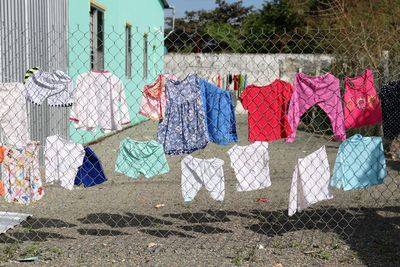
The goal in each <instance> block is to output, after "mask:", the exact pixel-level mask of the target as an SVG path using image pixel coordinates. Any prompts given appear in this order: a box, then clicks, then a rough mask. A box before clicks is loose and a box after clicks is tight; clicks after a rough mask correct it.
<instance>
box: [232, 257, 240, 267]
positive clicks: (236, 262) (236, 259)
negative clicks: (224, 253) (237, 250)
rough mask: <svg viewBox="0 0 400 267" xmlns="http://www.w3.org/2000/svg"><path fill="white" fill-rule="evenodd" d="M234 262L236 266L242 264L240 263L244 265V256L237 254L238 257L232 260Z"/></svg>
mask: <svg viewBox="0 0 400 267" xmlns="http://www.w3.org/2000/svg"><path fill="white" fill-rule="evenodd" d="M232 263H233V264H234V265H235V266H240V265H242V258H241V257H240V256H236V257H235V258H234V259H233V260H232Z"/></svg>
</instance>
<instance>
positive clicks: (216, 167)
mask: <svg viewBox="0 0 400 267" xmlns="http://www.w3.org/2000/svg"><path fill="white" fill-rule="evenodd" d="M223 165H224V161H223V160H221V159H217V158H212V159H198V158H194V157H192V156H191V155H188V156H186V157H185V158H184V159H183V160H182V162H181V168H182V177H181V178H182V179H181V181H182V195H183V199H184V201H185V202H191V201H192V200H193V199H194V198H195V196H196V195H197V193H198V192H199V191H200V189H201V188H202V187H203V186H204V187H205V188H206V190H207V191H208V192H209V193H210V195H211V197H212V198H213V199H214V200H216V201H223V200H224V197H225V180H224V179H225V178H224V169H223Z"/></svg>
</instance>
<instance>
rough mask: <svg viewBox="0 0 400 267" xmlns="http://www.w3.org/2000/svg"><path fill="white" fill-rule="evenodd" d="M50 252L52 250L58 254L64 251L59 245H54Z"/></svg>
mask: <svg viewBox="0 0 400 267" xmlns="http://www.w3.org/2000/svg"><path fill="white" fill-rule="evenodd" d="M50 252H52V253H54V254H58V255H60V254H62V253H63V251H62V249H61V248H59V247H52V248H50Z"/></svg>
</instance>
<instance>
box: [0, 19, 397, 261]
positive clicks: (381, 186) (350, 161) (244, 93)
mask: <svg viewBox="0 0 400 267" xmlns="http://www.w3.org/2000/svg"><path fill="white" fill-rule="evenodd" d="M35 31H36V30H35V29H32V30H29V34H28V31H27V32H15V31H13V30H11V31H9V30H8V29H4V28H3V29H2V30H1V31H0V32H1V38H0V40H1V45H0V54H1V56H0V59H1V69H0V70H1V72H0V78H1V84H0V94H1V97H0V98H1V103H2V105H1V108H0V110H1V113H0V116H1V129H2V135H1V137H2V146H1V154H0V159H1V160H2V165H1V174H2V176H1V177H2V186H3V190H2V195H3V196H4V199H3V200H2V201H1V202H0V208H1V210H2V211H4V214H3V217H0V219H1V225H2V231H3V234H2V235H1V238H0V240H1V242H3V243H13V242H22V241H39V242H41V241H49V240H50V241H51V240H58V241H60V240H61V241H62V242H68V240H70V239H71V240H72V239H78V240H80V242H81V244H82V247H83V246H85V244H87V243H86V242H95V240H96V239H87V240H89V241H85V240H83V239H81V238H82V237H91V238H100V237H101V238H104V237H114V236H118V237H119V239H118V240H121V241H122V243H124V242H129V243H130V246H132V247H134V246H135V244H141V245H142V244H144V243H148V242H150V241H152V240H154V239H156V240H162V241H160V242H163V243H164V244H165V243H169V244H179V245H180V246H181V247H185V244H192V245H193V244H195V245H194V246H196V247H201V248H203V249H221V250H223V249H226V248H225V247H226V244H228V246H230V247H235V248H237V249H238V250H239V249H240V247H246V246H247V244H250V245H249V246H251V245H253V244H257V243H258V242H266V243H268V244H269V245H271V246H288V245H291V246H293V244H303V243H304V244H315V243H319V242H320V241H321V240H324V241H326V240H328V241H326V242H328V243H324V244H330V245H332V246H334V245H335V244H336V243H335V242H337V241H336V240H337V239H336V238H339V239H340V240H342V241H346V242H351V240H352V238H353V237H354V235H357V234H358V235H361V233H362V234H363V238H366V239H367V238H369V237H370V236H371V235H372V236H373V235H375V236H380V235H391V234H390V233H391V232H392V233H398V229H397V230H396V229H395V225H394V224H393V228H390V227H389V228H385V230H384V231H377V232H371V231H372V229H374V227H376V225H375V221H374V220H375V219H376V218H380V219H381V220H383V221H390V220H391V215H390V214H391V212H398V208H399V206H398V203H399V192H400V183H399V158H400V157H399V131H400V127H399V126H400V125H399V115H398V114H399V110H400V105H399V104H400V103H399V95H398V92H399V87H400V82H399V80H398V79H399V74H400V69H399V68H398V53H399V51H398V50H399V46H398V43H396V41H395V40H390V37H389V36H393V35H386V32H385V30H383V29H380V30H377V32H376V33H375V32H373V33H369V34H366V33H365V32H364V33H360V32H359V31H357V30H356V29H351V28H349V29H331V30H329V31H328V30H327V31H322V30H318V31H311V30H309V31H307V32H294V33H277V32H271V33H265V32H258V31H257V30H254V31H253V32H252V34H251V35H243V34H241V32H240V31H233V32H232V31H229V30H226V29H220V30H219V31H217V33H214V34H208V33H203V32H199V31H197V30H187V31H176V32H173V33H172V34H170V35H169V37H168V38H167V39H166V40H164V33H163V32H162V31H160V30H157V29H149V31H148V32H139V31H137V30H135V29H133V28H132V29H129V30H125V31H119V30H116V29H113V30H112V31H104V32H103V31H102V30H101V29H100V31H99V30H98V29H97V30H96V32H94V31H92V32H88V31H85V30H80V29H79V27H78V28H77V29H76V30H74V31H72V32H64V31H63V32H55V31H54V30H52V31H51V32H47V33H43V32H40V33H39V32H37V33H36V32H35ZM37 38H39V39H37ZM41 38H46V40H47V41H46V46H45V45H44V44H43V42H42V41H43V40H42V39H41ZM127 38H128V39H127ZM385 38H386V39H385ZM381 39H385V42H377V41H378V40H381ZM378 44H379V45H378ZM380 44H383V45H380ZM36 46H37V47H36ZM57 62H59V63H60V64H57ZM66 62H67V63H66ZM33 67H37V69H32V68H33ZM28 69H29V71H27V70H28ZM21 70H24V71H21ZM25 71H27V72H25ZM16 212H17V213H16ZM19 213H23V214H22V215H21V214H19ZM24 214H26V215H27V216H28V218H26V217H24ZM3 221H4V223H3ZM21 221H23V222H22V225H21V226H17V227H16V228H15V229H13V230H8V229H9V228H12V227H13V226H14V225H18V224H19V223H21ZM366 233H369V234H368V235H366ZM358 240H360V239H358ZM361 240H363V239H361ZM182 244H183V245H182ZM132 249H133V250H134V248H132ZM394 253H395V252H394Z"/></svg>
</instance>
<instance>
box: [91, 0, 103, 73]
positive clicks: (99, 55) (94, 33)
mask: <svg viewBox="0 0 400 267" xmlns="http://www.w3.org/2000/svg"><path fill="white" fill-rule="evenodd" d="M90 33H91V35H90V67H91V69H94V70H103V69H104V10H103V9H100V8H99V7H97V6H94V5H91V6H90Z"/></svg>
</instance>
